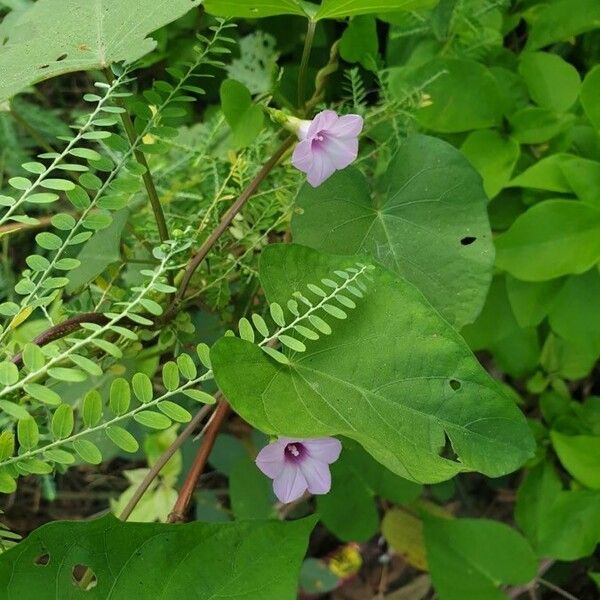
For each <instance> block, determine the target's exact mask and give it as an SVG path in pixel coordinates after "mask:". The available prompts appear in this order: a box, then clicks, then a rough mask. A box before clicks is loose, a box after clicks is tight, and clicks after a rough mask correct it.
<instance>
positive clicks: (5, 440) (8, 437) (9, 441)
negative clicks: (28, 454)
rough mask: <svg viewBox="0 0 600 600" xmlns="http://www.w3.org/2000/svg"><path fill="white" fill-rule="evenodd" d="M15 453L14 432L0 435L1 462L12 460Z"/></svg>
mask: <svg viewBox="0 0 600 600" xmlns="http://www.w3.org/2000/svg"><path fill="white" fill-rule="evenodd" d="M14 451H15V434H14V433H13V432H12V431H3V432H2V433H0V461H4V460H6V459H7V458H10V457H11V456H12V455H13V453H14Z"/></svg>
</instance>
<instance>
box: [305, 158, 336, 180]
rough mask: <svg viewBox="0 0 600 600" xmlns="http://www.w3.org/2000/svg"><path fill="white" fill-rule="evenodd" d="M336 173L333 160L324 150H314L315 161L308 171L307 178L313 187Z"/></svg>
mask: <svg viewBox="0 0 600 600" xmlns="http://www.w3.org/2000/svg"><path fill="white" fill-rule="evenodd" d="M334 173H335V165H334V164H333V161H332V160H331V158H330V157H329V155H328V154H327V152H324V151H318V152H313V163H312V165H311V166H310V169H309V170H308V171H307V173H306V175H307V177H306V179H307V180H308V183H310V185H312V186H313V187H317V186H319V185H321V184H322V183H323V182H324V181H325V180H326V179H328V178H329V177H331V175H333V174H334Z"/></svg>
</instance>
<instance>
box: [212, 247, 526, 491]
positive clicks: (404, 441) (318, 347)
mask: <svg viewBox="0 0 600 600" xmlns="http://www.w3.org/2000/svg"><path fill="white" fill-rule="evenodd" d="M353 264H355V263H354V260H353V259H351V258H348V257H344V258H342V257H336V256H330V255H323V254H320V253H318V252H316V251H314V250H311V249H310V248H306V247H302V246H296V245H287V244H286V245H277V246H269V247H267V248H266V249H265V250H263V254H262V257H261V267H260V276H261V281H262V284H263V287H264V289H265V292H266V294H267V298H268V300H269V301H270V302H277V303H278V304H280V305H282V306H285V305H286V303H287V301H288V299H290V298H291V297H292V295H293V294H294V292H301V293H302V294H303V295H304V296H305V297H307V296H309V295H310V291H307V290H309V288H308V287H307V284H309V283H310V284H315V283H319V282H321V281H322V280H327V279H328V278H329V277H331V276H332V273H333V272H335V271H336V270H338V271H339V270H340V269H344V268H346V269H347V268H348V266H349V265H353ZM371 273H372V277H373V281H372V282H371V283H370V284H369V285H367V287H366V291H365V292H364V293H363V294H362V295H363V297H362V298H359V299H356V307H355V308H354V309H352V310H351V311H348V314H347V318H345V319H342V320H337V319H334V318H333V317H332V316H330V314H326V313H323V319H324V320H325V321H328V322H329V324H330V326H331V328H332V329H333V333H332V335H329V336H327V335H326V336H322V337H320V339H318V340H316V341H310V340H309V339H308V338H307V339H306V340H305V344H306V346H307V350H306V351H305V352H297V353H296V352H293V351H290V352H288V354H287V358H288V360H287V361H284V362H285V363H286V364H281V362H278V361H277V360H274V359H273V358H271V356H269V355H267V354H266V353H265V352H264V351H263V350H262V349H261V348H259V347H258V346H257V345H255V344H253V343H251V342H248V341H245V340H241V339H239V338H235V337H224V338H222V339H221V340H219V341H218V342H217V343H216V344H215V346H213V348H212V350H211V361H212V365H213V369H214V372H215V377H216V381H217V383H218V385H219V387H220V388H221V390H222V391H223V393H224V394H225V396H226V397H227V398H228V400H229V401H230V402H231V404H232V406H233V407H234V408H235V410H236V411H237V412H239V413H240V415H241V416H242V417H243V418H244V419H246V420H247V421H248V422H250V423H251V424H252V425H254V426H256V427H257V428H259V429H261V430H262V431H264V432H266V433H269V434H278V435H285V436H299V437H319V436H326V435H344V436H346V437H349V438H352V439H354V440H356V441H358V442H359V443H360V444H361V445H362V446H363V447H364V448H365V449H366V450H367V451H368V452H369V453H370V454H371V455H372V456H373V457H374V458H375V459H377V460H378V461H379V462H381V463H382V464H383V465H385V466H386V467H387V468H388V469H390V470H391V471H393V472H395V473H397V474H398V475H400V476H402V477H405V478H407V479H411V480H414V481H419V482H435V481H441V480H443V479H448V478H450V477H452V476H453V475H454V474H456V473H458V472H460V471H468V470H476V471H481V472H482V473H485V474H486V475H489V476H493V477H494V476H499V475H502V474H505V473H508V472H510V471H512V470H514V469H516V468H517V467H519V466H520V465H521V464H522V463H523V462H524V461H525V460H526V459H527V457H528V456H530V455H531V453H532V452H533V448H534V445H533V440H532V436H531V433H530V431H529V428H528V426H527V424H526V421H525V418H524V417H523V415H522V414H521V413H520V412H519V410H518V409H517V407H516V406H515V405H514V403H513V401H512V400H511V399H509V398H507V397H506V396H505V395H504V393H503V391H502V388H501V387H500V386H499V384H498V383H496V382H495V381H494V380H493V379H492V378H491V377H490V376H489V375H488V374H487V373H486V372H485V371H484V369H483V368H482V367H481V366H480V365H479V363H478V362H477V361H476V359H475V357H474V356H473V355H472V353H471V351H470V350H469V348H468V347H467V345H466V343H465V342H464V340H463V339H462V338H461V337H460V335H459V334H458V333H457V332H456V331H455V330H454V329H453V328H452V327H450V325H448V323H447V321H445V320H444V319H443V318H442V317H441V316H440V315H439V314H438V313H437V312H436V311H435V310H434V309H433V308H432V307H431V305H430V304H429V303H428V302H427V301H426V300H425V299H424V298H423V296H422V295H421V293H420V292H419V291H418V290H417V289H416V288H415V287H414V286H413V285H412V284H410V283H408V282H407V281H406V280H404V279H401V278H399V277H397V276H394V275H393V274H392V273H390V272H388V271H385V270H384V269H382V268H377V269H375V270H373V271H372V272H371ZM317 298H318V300H320V297H317ZM296 310H297V308H296ZM304 310H307V309H306V307H304ZM308 310H310V309H308ZM301 314H302V313H301ZM240 373H243V374H244V376H243V377H240Z"/></svg>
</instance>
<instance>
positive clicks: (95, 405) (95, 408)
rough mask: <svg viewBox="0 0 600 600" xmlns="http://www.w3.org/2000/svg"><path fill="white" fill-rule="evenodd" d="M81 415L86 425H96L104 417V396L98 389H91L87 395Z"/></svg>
mask: <svg viewBox="0 0 600 600" xmlns="http://www.w3.org/2000/svg"><path fill="white" fill-rule="evenodd" d="M81 417H82V419H83V424H84V425H85V426H86V427H94V425H97V424H98V423H99V422H100V419H101V418H102V396H101V395H100V392H98V390H90V391H89V392H88V393H87V394H86V395H85V398H84V399H83V408H82V410H81Z"/></svg>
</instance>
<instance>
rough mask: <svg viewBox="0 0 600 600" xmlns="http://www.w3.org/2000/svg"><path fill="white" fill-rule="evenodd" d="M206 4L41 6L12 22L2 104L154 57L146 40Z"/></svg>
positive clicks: (0, 88) (157, 0)
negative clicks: (32, 88)
mask: <svg viewBox="0 0 600 600" xmlns="http://www.w3.org/2000/svg"><path fill="white" fill-rule="evenodd" d="M201 2H202V0H136V2H123V1H122V0H60V2H56V1H55V0H39V1H38V2H35V3H34V4H33V5H32V6H31V8H29V9H28V10H25V11H22V12H19V14H18V15H16V16H15V18H13V19H11V27H10V29H7V30H6V31H4V32H3V33H5V34H7V38H8V39H7V41H6V43H5V44H3V46H2V53H1V54H0V73H1V74H2V76H1V77H0V102H1V101H3V100H6V99H7V98H10V97H11V96H14V95H15V94H17V93H19V92H20V91H22V90H23V89H25V88H26V87H27V86H29V85H32V84H34V83H37V82H38V81H44V80H46V79H50V78H52V77H56V76H57V75H62V74H63V73H72V72H73V71H85V70H90V69H99V68H106V67H108V66H109V65H110V64H111V63H113V62H121V61H123V62H128V63H129V62H132V61H134V60H137V59H138V58H140V57H142V56H144V55H145V54H147V53H148V52H150V51H152V50H153V49H154V47H155V46H156V42H155V41H154V40H152V39H150V38H148V37H147V36H148V34H149V33H151V32H152V31H155V30H156V29H158V28H160V27H162V26H163V25H166V24H167V23H170V22H171V21H174V20H175V19H178V18H179V17H181V16H182V15H184V14H185V13H186V12H188V11H189V10H190V9H192V8H194V7H195V6H198V5H199V4H201Z"/></svg>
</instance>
